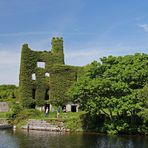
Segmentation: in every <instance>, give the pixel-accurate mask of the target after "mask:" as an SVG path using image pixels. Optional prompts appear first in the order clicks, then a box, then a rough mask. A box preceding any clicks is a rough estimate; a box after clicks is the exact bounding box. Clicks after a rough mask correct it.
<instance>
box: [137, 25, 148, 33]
mask: <svg viewBox="0 0 148 148" xmlns="http://www.w3.org/2000/svg"><path fill="white" fill-rule="evenodd" d="M139 27H141V28H142V29H143V30H144V31H145V32H148V24H141V25H139Z"/></svg>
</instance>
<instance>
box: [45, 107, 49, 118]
mask: <svg viewBox="0 0 148 148" xmlns="http://www.w3.org/2000/svg"><path fill="white" fill-rule="evenodd" d="M48 114H49V109H48V107H47V108H46V110H45V116H46V117H47V116H48Z"/></svg>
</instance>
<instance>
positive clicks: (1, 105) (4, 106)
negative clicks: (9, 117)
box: [0, 102, 9, 112]
mask: <svg viewBox="0 0 148 148" xmlns="http://www.w3.org/2000/svg"><path fill="white" fill-rule="evenodd" d="M8 111H9V105H8V103H7V102H0V112H8Z"/></svg>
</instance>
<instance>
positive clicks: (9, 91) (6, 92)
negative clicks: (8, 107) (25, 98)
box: [0, 85, 18, 101]
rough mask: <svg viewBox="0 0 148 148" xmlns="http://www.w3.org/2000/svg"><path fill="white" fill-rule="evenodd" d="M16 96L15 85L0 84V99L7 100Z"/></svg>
mask: <svg viewBox="0 0 148 148" xmlns="http://www.w3.org/2000/svg"><path fill="white" fill-rule="evenodd" d="M17 97H18V91H17V87H16V86H15V85H0V101H7V100H9V99H14V98H17Z"/></svg>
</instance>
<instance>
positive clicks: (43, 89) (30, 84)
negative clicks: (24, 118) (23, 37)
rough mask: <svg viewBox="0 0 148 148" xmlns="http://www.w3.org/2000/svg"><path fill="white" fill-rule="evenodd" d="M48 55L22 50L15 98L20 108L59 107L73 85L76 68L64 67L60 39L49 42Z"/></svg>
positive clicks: (44, 52) (45, 52) (43, 52)
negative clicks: (46, 104) (51, 105)
mask: <svg viewBox="0 0 148 148" xmlns="http://www.w3.org/2000/svg"><path fill="white" fill-rule="evenodd" d="M51 45H52V49H51V51H33V50H31V49H30V48H29V47H28V44H24V45H23V46H22V52H21V63H20V75H19V92H20V93H19V94H20V99H21V100H23V103H24V106H26V107H28V106H30V105H32V104H33V106H35V105H37V106H42V105H44V104H45V102H47V101H49V103H52V104H56V105H62V104H63V103H65V102H66V101H68V97H67V95H66V92H67V90H68V88H69V87H70V86H71V85H72V84H73V83H74V82H75V81H76V79H77V75H78V71H79V69H81V68H80V67H74V66H69V65H65V63H64V50H63V38H53V39H52V42H51Z"/></svg>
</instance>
